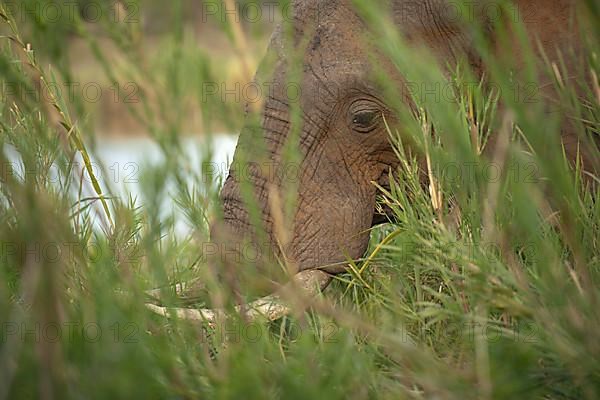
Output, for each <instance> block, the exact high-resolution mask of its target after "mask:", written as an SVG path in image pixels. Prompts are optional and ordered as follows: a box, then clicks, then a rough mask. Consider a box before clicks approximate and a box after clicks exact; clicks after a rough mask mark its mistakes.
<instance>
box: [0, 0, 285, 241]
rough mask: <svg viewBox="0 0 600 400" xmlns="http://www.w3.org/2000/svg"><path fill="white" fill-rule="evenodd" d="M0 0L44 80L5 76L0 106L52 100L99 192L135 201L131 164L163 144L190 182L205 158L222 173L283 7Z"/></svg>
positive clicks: (147, 160)
mask: <svg viewBox="0 0 600 400" xmlns="http://www.w3.org/2000/svg"><path fill="white" fill-rule="evenodd" d="M2 3H3V4H4V5H5V6H6V8H7V10H9V12H10V13H11V14H12V15H13V17H14V20H15V22H16V24H17V25H18V29H19V30H20V34H21V36H22V40H23V42H24V43H26V45H27V46H30V49H31V51H32V53H31V54H32V55H33V56H34V57H35V59H36V62H37V63H38V65H39V66H40V67H41V68H42V69H43V70H45V71H46V72H47V73H48V74H49V75H50V76H51V77H52V79H53V80H54V81H53V82H51V83H50V84H49V85H47V86H46V87H41V88H38V89H40V90H36V89H35V88H31V87H29V85H28V83H25V82H22V81H21V80H17V79H3V81H2V101H3V103H4V105H9V104H11V101H13V100H14V99H15V98H18V99H21V100H23V101H24V102H27V101H28V98H29V100H31V99H30V98H31V97H34V99H33V100H34V102H38V101H39V102H41V103H46V105H49V104H53V103H55V102H56V103H60V104H62V105H63V106H64V107H65V109H66V110H68V112H69V114H70V115H69V116H70V119H71V120H72V122H73V124H74V126H76V128H77V130H78V131H79V132H80V134H81V138H82V140H83V142H84V143H85V144H86V145H87V147H88V150H89V151H90V154H91V157H92V164H93V165H94V168H93V170H94V172H95V174H96V176H97V177H98V180H99V183H100V186H101V188H102V189H103V192H109V193H110V192H113V191H114V193H115V194H116V195H118V196H120V197H122V198H127V196H129V195H131V196H132V198H133V199H134V200H135V201H136V204H138V205H139V204H141V203H140V201H141V200H140V197H141V188H140V186H139V183H140V182H139V172H140V169H141V167H142V166H145V165H158V164H159V163H163V162H164V161H165V159H166V158H168V157H169V154H172V152H180V151H181V154H180V157H183V158H187V159H189V162H187V163H186V164H187V165H188V167H189V170H188V171H187V172H188V173H187V175H186V172H185V171H182V172H183V173H184V175H186V176H188V178H190V177H191V176H192V175H193V174H196V175H198V174H201V173H202V166H203V165H204V166H205V167H206V168H205V169H207V170H210V171H209V172H210V173H211V174H212V175H214V176H213V177H212V178H215V179H217V180H220V179H222V178H223V176H224V175H226V173H227V171H228V164H229V162H230V160H231V158H232V155H233V152H234V149H235V143H236V140H237V133H238V132H239V130H240V127H241V125H242V123H243V120H244V114H245V105H246V103H247V101H248V99H249V97H251V99H250V101H255V100H256V101H260V100H259V99H258V98H259V97H260V96H261V94H260V93H256V91H253V89H254V87H253V86H252V85H251V83H250V82H251V80H252V77H253V73H254V71H255V70H256V67H257V63H258V61H259V60H260V59H261V58H262V57H263V55H264V53H265V50H266V47H267V44H268V40H269V36H270V35H271V32H272V30H273V29H274V27H275V25H276V24H277V23H278V22H279V21H281V19H282V18H284V17H285V13H286V10H287V7H288V5H287V2H285V1H284V2H279V1H277V2H276V1H244V0H242V1H234V0H227V1H215V0H181V1H175V2H169V3H165V2H163V1H158V0H135V1H129V0H126V1H119V0H77V1H68V0H65V1H62V0H61V1H56V0H23V1H21V0H18V1H14V0H13V1H3V2H2ZM2 29H3V31H4V33H7V31H8V30H9V29H8V27H7V26H3V27H2ZM6 76H7V77H8V76H9V75H8V74H7V75H6ZM33 81H34V82H35V78H34V79H33ZM257 99H258V100H257ZM50 108H52V107H50ZM50 114H51V115H52V112H51V113H50ZM56 120H57V121H58V120H60V118H59V117H58V116H57V117H56ZM207 163H210V165H209V164H207ZM212 178H211V179H212ZM184 179H185V178H184ZM190 179H191V178H190ZM203 181H204V183H206V182H205V181H206V179H203ZM88 194H89V195H93V193H88ZM168 203H169V202H168V201H167V204H165V207H168ZM177 225H178V226H179V228H178V229H179V230H181V231H182V232H183V231H185V228H184V227H183V226H182V225H181V223H178V224H177Z"/></svg>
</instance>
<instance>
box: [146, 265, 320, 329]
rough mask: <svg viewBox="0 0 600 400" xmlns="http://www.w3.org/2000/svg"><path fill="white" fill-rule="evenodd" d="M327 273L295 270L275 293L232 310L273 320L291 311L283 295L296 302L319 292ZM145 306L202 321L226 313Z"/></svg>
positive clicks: (164, 312)
mask: <svg viewBox="0 0 600 400" xmlns="http://www.w3.org/2000/svg"><path fill="white" fill-rule="evenodd" d="M331 279H332V277H331V275H329V274H327V273H326V272H324V271H321V270H316V269H311V270H306V271H302V272H299V273H297V274H296V275H294V276H293V277H292V279H291V280H290V282H288V283H286V284H285V285H283V286H282V287H281V288H280V289H279V290H278V291H277V292H276V293H274V294H272V295H269V296H265V297H262V298H260V299H258V300H255V301H253V302H250V303H247V304H241V305H238V306H236V307H235V311H236V312H237V313H239V314H240V315H244V316H245V317H246V318H247V319H248V320H256V319H258V318H260V317H263V318H266V319H267V320H268V321H274V320H276V319H279V318H281V317H283V316H286V315H288V314H290V313H291V311H292V309H291V307H289V306H288V305H287V304H286V303H285V302H284V298H291V299H294V300H296V301H298V302H300V301H306V300H305V299H307V298H309V299H310V298H312V297H314V296H316V295H317V294H319V293H320V292H321V291H322V290H323V289H325V288H326V287H327V285H328V284H329V282H331ZM146 308H148V309H149V310H151V311H152V312H154V313H156V314H158V315H161V316H163V317H167V318H169V317H176V318H178V319H182V320H188V321H203V322H208V323H214V322H216V321H217V320H218V319H219V318H221V317H223V316H225V315H226V313H225V311H224V310H218V309H207V308H205V309H200V310H198V309H193V308H173V307H161V306H157V305H155V304H151V303H147V304H146Z"/></svg>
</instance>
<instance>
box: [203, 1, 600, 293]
mask: <svg viewBox="0 0 600 400" xmlns="http://www.w3.org/2000/svg"><path fill="white" fill-rule="evenodd" d="M490 3H491V2H490V1H484V0H481V1H476V2H469V4H472V5H474V14H473V15H474V17H475V18H479V19H480V21H479V22H480V23H482V24H483V25H484V26H485V28H487V29H484V31H485V32H487V34H488V35H490V40H491V41H492V43H493V40H494V39H493V35H494V22H495V21H494V20H493V18H492V17H490V15H486V13H485V12H482V10H484V8H485V7H486V6H487V5H489V4H490ZM576 3H577V2H576V1H575V0H553V1H548V0H517V1H515V2H514V6H515V7H516V10H517V11H518V15H521V16H523V17H524V18H523V21H522V22H523V24H524V26H525V28H526V30H527V33H528V35H529V38H530V39H531V42H532V43H534V42H535V43H540V44H541V45H542V48H543V49H544V51H546V55H547V56H548V57H549V58H550V60H551V61H552V60H555V59H558V52H559V51H560V50H564V49H567V48H569V49H575V50H574V51H576V52H577V50H578V48H579V39H578V34H577V32H576V31H577V30H576V29H575V25H573V24H574V18H576V13H575V4H576ZM382 4H383V5H384V6H389V7H391V13H392V19H393V21H394V23H395V25H396V26H397V28H398V30H399V31H400V32H401V33H402V35H403V37H404V38H405V40H406V41H407V43H408V44H409V45H411V46H412V45H414V46H425V47H427V48H428V49H429V50H430V51H431V53H432V54H433V55H434V56H435V57H436V58H437V59H438V60H439V61H440V64H441V65H444V66H447V68H448V69H449V70H450V69H451V68H452V66H453V65H455V64H456V63H457V62H458V60H459V59H464V60H466V61H467V62H468V64H469V65H470V66H471V68H472V70H473V71H474V72H475V73H476V74H478V75H479V77H482V76H483V75H484V74H485V72H486V65H485V63H484V62H483V61H482V59H481V58H480V57H479V56H478V52H477V51H476V50H475V48H474V44H473V42H474V41H473V40H472V37H471V33H470V32H469V31H468V29H467V28H465V26H464V25H463V24H462V23H461V22H460V21H459V20H458V19H457V18H456V8H455V7H451V3H450V1H448V0H422V1H409V0H392V1H388V2H382ZM292 10H293V14H292V23H291V25H292V28H293V29H291V31H292V33H291V35H289V36H288V35H287V34H286V33H289V32H288V31H286V30H285V29H284V28H282V27H279V28H278V29H277V30H276V32H275V33H274V35H273V37H272V39H271V43H270V45H269V49H268V54H267V57H266V58H267V59H268V60H270V61H269V62H265V63H264V64H263V65H262V66H261V67H260V68H259V72H258V75H257V76H259V77H260V76H268V77H270V79H271V80H272V82H273V83H274V84H273V85H272V88H273V90H272V91H271V92H270V93H269V96H268V97H267V98H266V99H265V101H264V104H262V108H261V121H260V123H259V124H251V123H249V124H248V126H247V127H246V128H244V129H243V131H242V132H241V134H240V138H239V142H238V145H237V148H236V152H235V155H234V161H233V164H232V167H231V170H230V172H229V176H228V177H227V179H226V181H225V183H224V186H223V188H222V191H221V202H222V211H223V222H222V223H219V224H216V225H215V226H214V227H213V230H212V231H213V232H212V236H213V240H214V241H215V243H217V245H218V246H219V248H220V249H221V254H225V253H226V254H228V257H229V258H228V257H225V256H224V257H222V260H221V261H223V264H224V266H222V267H223V268H225V269H226V270H227V271H230V272H228V273H229V274H230V275H235V274H236V272H235V271H236V268H239V266H238V264H239V262H240V259H241V258H243V257H240V256H239V254H238V256H237V257H236V256H235V254H236V251H237V250H239V248H238V249H237V250H236V245H238V244H239V243H241V242H242V241H246V242H249V243H252V242H256V243H260V244H261V245H259V246H258V247H257V248H259V249H260V250H259V252H264V253H265V254H269V255H270V256H265V257H264V258H262V259H265V260H273V259H285V260H286V261H287V264H288V265H293V268H294V271H292V274H293V273H296V272H300V274H297V275H296V277H297V279H296V281H297V282H296V283H300V284H302V285H304V286H308V285H315V284H316V285H317V286H320V287H321V288H322V287H324V286H326V285H327V283H328V282H329V279H330V274H336V273H340V272H342V271H344V261H346V260H348V259H349V258H351V259H356V258H360V257H361V256H363V254H364V253H365V251H366V249H367V245H368V240H369V228H371V227H372V226H373V225H376V224H379V223H381V222H385V221H386V216H385V215H381V214H379V213H377V212H376V196H377V194H378V189H377V188H376V186H375V185H374V184H373V182H379V183H380V184H382V185H385V183H386V182H387V177H388V173H389V172H390V171H394V170H395V169H396V168H397V166H398V162H399V161H398V157H397V156H396V154H395V153H394V151H393V148H392V145H391V144H390V139H389V134H388V131H387V129H386V123H387V124H389V125H393V124H394V123H395V116H394V114H393V113H392V112H391V111H390V108H389V107H388V106H387V104H386V100H385V98H384V96H383V95H382V88H381V87H380V83H378V82H376V81H375V80H374V79H372V71H373V68H374V67H373V65H374V64H377V66H378V68H381V69H382V70H384V71H386V72H387V74H388V76H389V79H390V81H389V82H391V83H390V85H394V87H397V92H398V93H401V94H402V95H401V96H403V98H402V99H401V100H402V101H404V102H406V104H407V105H409V106H410V103H411V99H410V97H409V96H408V95H406V93H408V92H407V91H406V90H404V89H405V86H406V84H407V83H406V82H405V80H404V79H403V76H402V74H401V71H398V70H397V68H394V65H392V63H391V62H390V60H389V59H387V58H386V56H385V55H384V54H383V53H382V52H379V51H378V50H377V49H374V48H372V47H370V46H372V44H373V42H372V41H369V40H365V33H366V32H368V31H369V29H368V27H367V26H366V23H365V22H364V21H363V19H362V18H361V16H360V15H359V13H358V12H357V11H356V10H355V7H354V6H353V5H352V1H351V0H296V1H293V2H292ZM527 16H531V18H526V17H527ZM534 39H535V40H534ZM536 41H539V42H536ZM534 47H535V46H534ZM297 49H303V51H302V54H300V56H298V55H296V54H294V53H295V52H297V51H296V50H297ZM496 51H498V52H499V54H501V53H502V52H507V51H510V52H512V53H513V54H514V53H515V52H516V53H518V52H519V51H521V50H520V47H519V45H517V44H516V43H515V44H514V46H513V47H512V48H511V49H507V48H505V47H501V46H498V48H496ZM537 51H538V54H540V50H539V48H538V50H537ZM517 58H518V57H517ZM577 63H578V60H577V59H576V58H571V59H569V60H568V61H567V64H569V65H567V68H569V69H570V70H571V71H575V65H577ZM294 68H297V69H298V74H297V75H298V78H297V79H298V82H299V86H300V88H301V89H302V90H301V95H300V98H299V100H298V102H297V104H296V105H297V107H298V110H299V111H298V118H299V120H300V121H301V124H300V131H299V132H298V133H297V135H298V143H299V148H300V154H301V156H300V158H299V159H298V169H297V175H296V176H295V177H296V178H297V181H296V183H297V191H298V192H297V200H296V203H295V208H294V210H293V213H292V219H291V222H289V223H288V222H286V221H283V220H282V215H281V212H279V211H278V210H277V209H276V208H277V207H278V206H280V205H281V199H280V197H281V196H282V193H281V190H282V187H284V184H285V182H282V175H281V174H278V173H265V172H264V170H263V169H262V168H261V162H265V161H268V162H270V163H271V165H275V169H277V168H284V161H282V153H283V151H284V150H283V149H284V147H285V142H286V139H287V138H288V137H289V135H290V134H291V126H292V123H291V121H292V118H293V117H294V116H293V112H294V111H293V108H294V105H292V104H290V99H289V94H288V92H287V91H286V87H287V85H286V84H285V82H287V81H289V80H293V79H295V78H293V77H292V75H293V72H292V71H293V69H294ZM539 79H540V82H541V83H542V87H547V88H550V87H552V86H553V85H552V84H547V83H549V82H551V80H552V77H550V76H545V75H543V73H542V72H540V77H539ZM573 79H576V78H573ZM544 95H547V96H553V95H554V94H553V93H552V89H544ZM577 140H578V139H577V137H576V136H575V134H573V133H571V131H570V130H569V128H568V127H567V126H565V129H564V134H563V141H564V143H565V146H566V150H567V154H568V157H569V158H570V159H571V160H573V159H574V158H575V156H576V155H575V154H576V149H577ZM259 141H260V142H264V143H265V146H264V148H263V149H262V153H261V152H260V151H259V148H260V147H261V146H260V145H259V144H258V143H259ZM585 158H587V159H588V160H585V161H589V160H591V158H592V157H588V156H585ZM259 160H262V161H259ZM252 161H254V162H252ZM591 162H592V161H589V163H591ZM242 170H243V174H242V173H240V171H242ZM238 175H243V176H238ZM245 183H250V184H251V185H252V187H253V189H252V190H251V191H250V192H249V193H250V196H251V197H252V199H253V201H254V202H255V203H256V205H257V206H258V209H259V214H258V215H255V216H254V217H253V216H252V215H251V212H250V211H249V209H248V206H247V204H248V201H249V200H248V198H246V197H247V196H249V195H247V194H244V190H246V189H244V188H243V185H244V184H245ZM283 190H285V189H283ZM246 192H247V190H246ZM244 196H246V197H244ZM252 218H255V220H256V219H258V220H259V221H260V223H261V224H262V227H263V228H264V232H262V237H261V238H259V236H261V235H260V234H259V233H258V232H257V229H256V228H255V226H254V223H253V222H252V221H253V220H252ZM282 227H283V228H284V230H286V232H287V233H285V234H284V233H282V232H280V231H281V228H282ZM264 243H266V245H265V246H263V245H262V244H264ZM265 254H263V255H265ZM259 258H260V257H259ZM257 268H261V266H257ZM226 274H227V273H226Z"/></svg>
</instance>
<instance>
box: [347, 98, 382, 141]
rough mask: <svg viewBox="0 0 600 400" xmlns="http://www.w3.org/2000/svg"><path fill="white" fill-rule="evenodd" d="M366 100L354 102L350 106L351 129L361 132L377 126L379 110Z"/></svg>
mask: <svg viewBox="0 0 600 400" xmlns="http://www.w3.org/2000/svg"><path fill="white" fill-rule="evenodd" d="M365 103H366V102H362V101H361V102H356V103H354V104H353V105H352V107H351V108H350V119H351V123H352V129H354V130H355V131H358V132H361V133H369V132H371V131H373V130H374V129H375V128H377V124H378V122H379V117H380V116H381V110H379V109H378V108H376V107H375V106H374V105H373V104H370V102H369V104H365Z"/></svg>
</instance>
